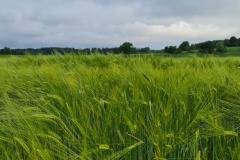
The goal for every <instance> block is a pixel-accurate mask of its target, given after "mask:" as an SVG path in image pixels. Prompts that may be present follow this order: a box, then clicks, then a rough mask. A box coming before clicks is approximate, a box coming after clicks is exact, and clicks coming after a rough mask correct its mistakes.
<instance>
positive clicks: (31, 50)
mask: <svg viewBox="0 0 240 160" xmlns="http://www.w3.org/2000/svg"><path fill="white" fill-rule="evenodd" d="M125 43H126V44H128V43H130V42H125ZM126 44H124V43H123V44H122V45H123V46H122V45H121V46H122V47H121V46H120V47H113V48H84V49H75V48H60V47H46V48H38V49H35V48H26V49H10V48H8V47H5V48H3V49H0V55H24V54H31V55H37V54H42V55H51V54H55V53H60V54H68V53H75V54H93V53H100V54H108V53H113V54H120V53H124V54H128V53H130V54H135V53H138V54H145V53H150V52H160V50H151V49H150V48H149V47H144V48H135V47H133V45H132V46H131V45H130V46H127V48H126V46H125V45H126ZM130 44H131V43H130ZM124 46H125V49H124ZM128 47H130V48H131V49H130V50H128Z"/></svg>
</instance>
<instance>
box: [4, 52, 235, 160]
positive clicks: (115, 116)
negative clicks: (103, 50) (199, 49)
mask: <svg viewBox="0 0 240 160" xmlns="http://www.w3.org/2000/svg"><path fill="white" fill-rule="evenodd" d="M239 64H240V58H218V57H205V58H163V57H161V56H157V55H136V56H127V57H125V56H124V55H107V56H106V55H98V54H96V55H55V56H41V55H39V56H29V55H26V56H20V57H17V56H11V57H1V58H0V159H32V160H36V159H43V160H45V159H46V160H48V159H64V160H65V159H73V160H74V159H83V160H85V159H127V160H128V159H134V160H135V159H139V160H145V159H159V160H163V159H197V160H200V159H203V160H204V159H205V160H208V159H226V160H228V159H234V160H237V159H240V138H239V136H240V99H239V97H240V69H239V68H238V65H239Z"/></svg>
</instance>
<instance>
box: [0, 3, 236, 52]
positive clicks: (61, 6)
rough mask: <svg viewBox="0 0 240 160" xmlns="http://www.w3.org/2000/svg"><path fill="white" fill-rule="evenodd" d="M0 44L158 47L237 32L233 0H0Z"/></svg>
mask: <svg viewBox="0 0 240 160" xmlns="http://www.w3.org/2000/svg"><path fill="white" fill-rule="evenodd" d="M0 5H1V6H2V8H1V10H0V47H4V46H9V47H21V48H25V47H44V46H69V47H76V48H78V47H95V46H96V47H101V46H104V47H108V46H109V47H114V46H119V45H120V44H121V43H122V42H124V41H131V42H133V43H134V44H135V45H136V46H139V47H144V46H150V47H154V48H162V47H164V45H166V44H176V45H177V43H179V42H181V41H182V40H191V41H193V42H196V41H202V40H207V39H217V38H228V37H230V36H231V35H236V36H239V34H240V31H239V29H238V28H240V23H239V22H238V13H239V11H238V10H239V9H238V8H240V1H239V2H237V1H236V0H229V1H223V0H212V1H207V0H202V1H196V0H174V1H173V0H169V1H166V0H148V1H147V0H131V1H129V0H128V1H127V0H121V1H119V0H89V1H86V0H51V1H49V0H41V1H39V0H22V1H17V0H9V1H6V0H0Z"/></svg>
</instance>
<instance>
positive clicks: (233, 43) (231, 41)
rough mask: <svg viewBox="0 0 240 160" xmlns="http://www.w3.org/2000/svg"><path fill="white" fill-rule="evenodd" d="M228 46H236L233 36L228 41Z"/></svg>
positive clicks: (235, 39) (236, 41) (236, 40)
mask: <svg viewBox="0 0 240 160" xmlns="http://www.w3.org/2000/svg"><path fill="white" fill-rule="evenodd" d="M229 43H230V46H231V47H235V46H237V45H238V39H237V38H236V37H235V36H232V37H231V38H230V40H229Z"/></svg>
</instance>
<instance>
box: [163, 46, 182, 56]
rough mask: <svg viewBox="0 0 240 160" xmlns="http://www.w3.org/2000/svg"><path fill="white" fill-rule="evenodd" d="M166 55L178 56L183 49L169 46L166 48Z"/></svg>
mask: <svg viewBox="0 0 240 160" xmlns="http://www.w3.org/2000/svg"><path fill="white" fill-rule="evenodd" d="M164 52H165V53H171V54H178V53H181V49H179V48H177V47H176V46H169V47H165V48H164Z"/></svg>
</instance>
